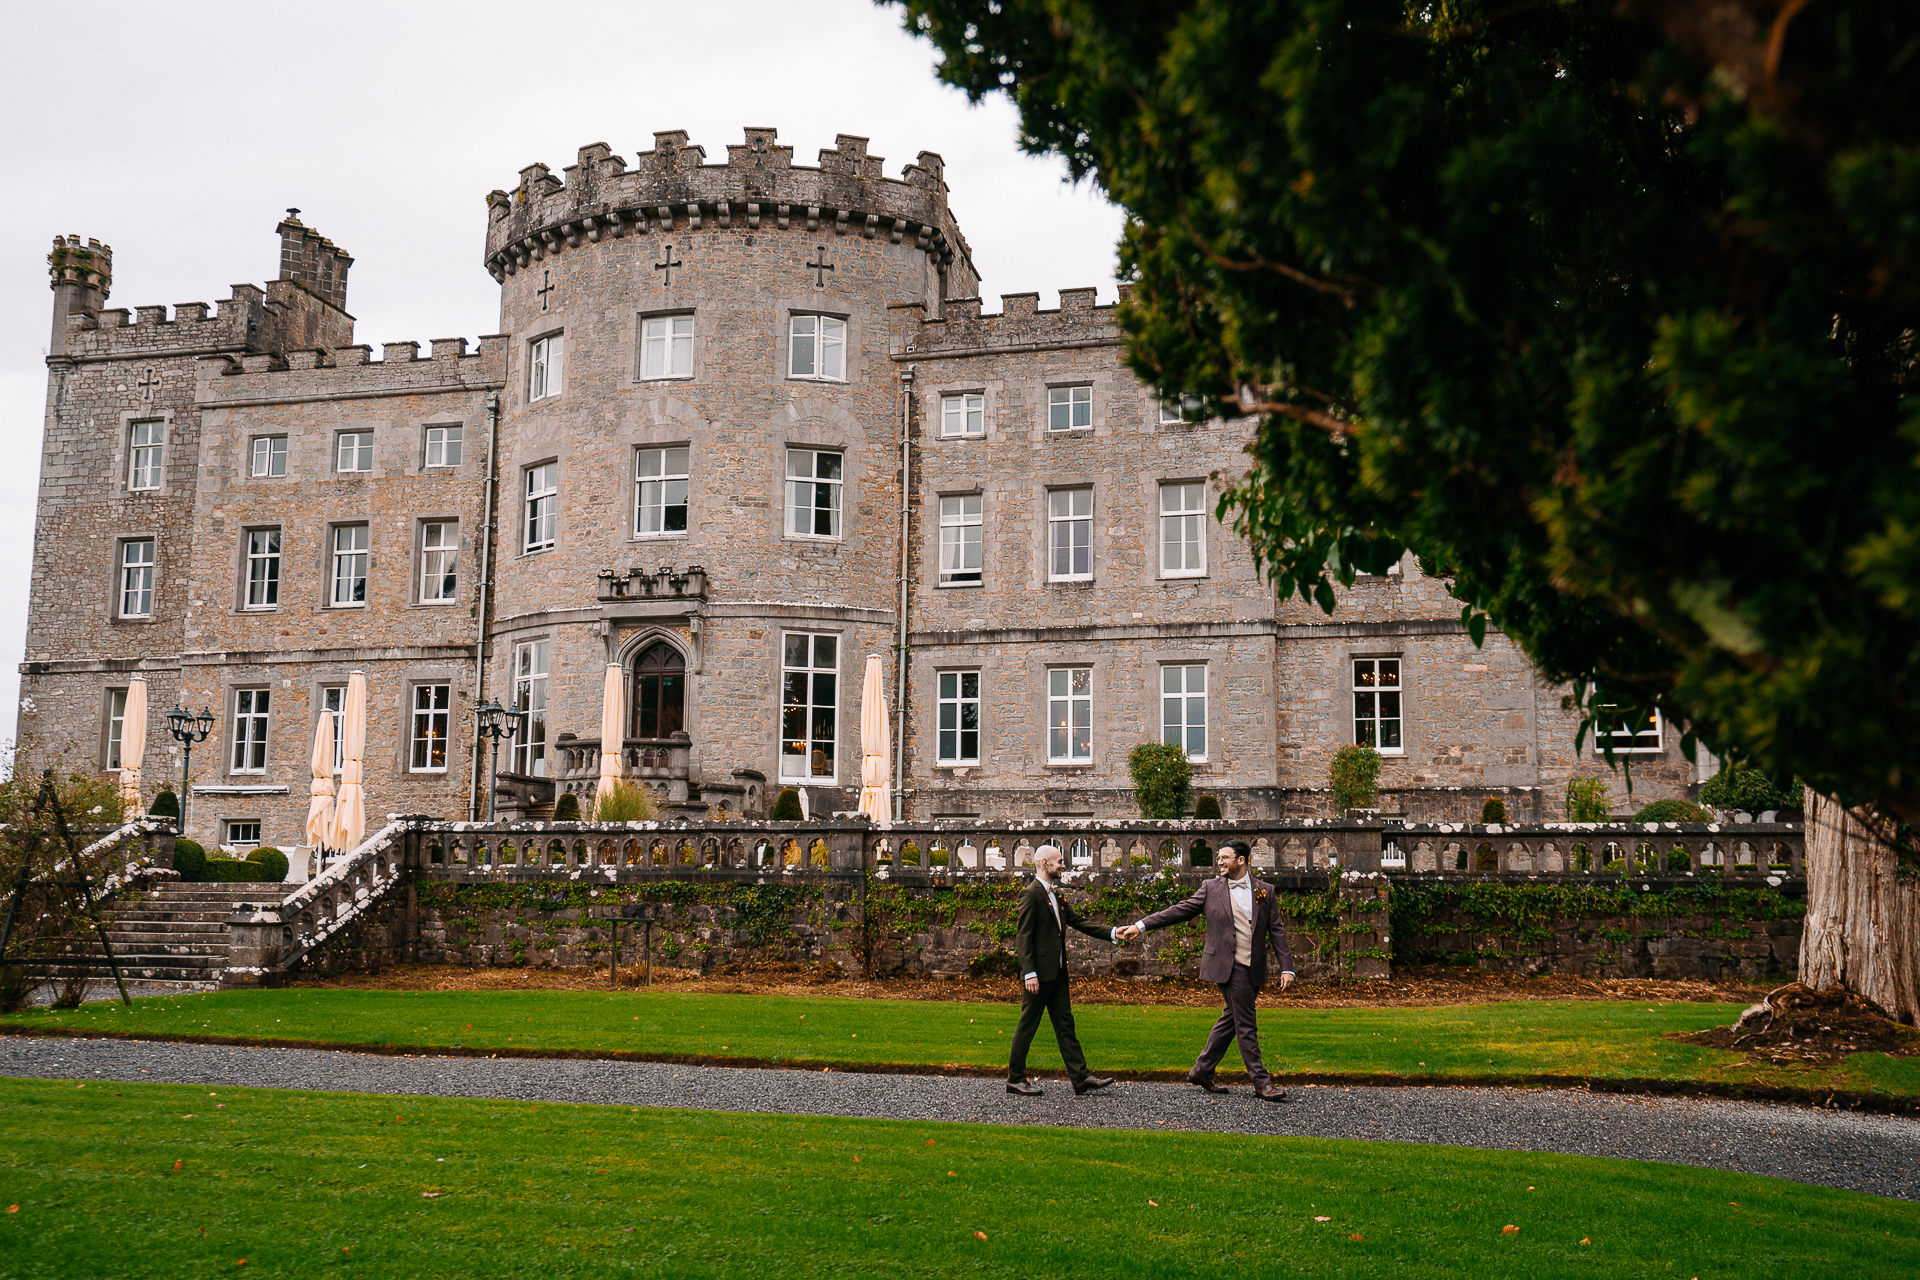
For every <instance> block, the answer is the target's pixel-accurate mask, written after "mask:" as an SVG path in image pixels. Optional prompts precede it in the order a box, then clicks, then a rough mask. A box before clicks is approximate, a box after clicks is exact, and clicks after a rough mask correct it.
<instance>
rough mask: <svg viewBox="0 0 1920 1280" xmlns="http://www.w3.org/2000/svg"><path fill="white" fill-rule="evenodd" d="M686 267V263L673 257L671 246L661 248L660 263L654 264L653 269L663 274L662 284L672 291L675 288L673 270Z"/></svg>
mask: <svg viewBox="0 0 1920 1280" xmlns="http://www.w3.org/2000/svg"><path fill="white" fill-rule="evenodd" d="M685 265H686V264H685V263H684V262H682V261H680V259H678V258H676V257H674V256H673V246H672V245H670V244H669V245H662V246H661V248H660V261H658V262H656V263H654V264H653V269H654V270H655V271H658V272H661V273H662V275H661V279H660V283H662V284H664V285H666V286H667V288H669V289H671V288H673V269H674V268H675V267H681V266H685Z"/></svg>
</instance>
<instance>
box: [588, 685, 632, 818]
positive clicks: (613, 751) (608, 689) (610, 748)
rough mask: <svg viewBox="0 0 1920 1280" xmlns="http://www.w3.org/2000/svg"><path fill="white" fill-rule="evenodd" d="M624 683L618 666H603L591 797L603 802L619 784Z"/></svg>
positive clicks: (624, 736) (624, 733)
mask: <svg viewBox="0 0 1920 1280" xmlns="http://www.w3.org/2000/svg"><path fill="white" fill-rule="evenodd" d="M626 693H627V691H626V681H625V680H624V679H623V678H622V673H621V670H620V664H619V663H617V662H609V663H608V664H607V679H606V684H605V686H604V687H603V688H602V689H601V691H600V785H599V786H597V787H595V788H594V792H593V794H594V798H595V799H598V800H604V799H605V798H606V797H608V796H610V795H612V794H613V788H614V784H616V783H618V782H619V781H620V748H621V747H623V746H624V745H626V740H627V698H626Z"/></svg>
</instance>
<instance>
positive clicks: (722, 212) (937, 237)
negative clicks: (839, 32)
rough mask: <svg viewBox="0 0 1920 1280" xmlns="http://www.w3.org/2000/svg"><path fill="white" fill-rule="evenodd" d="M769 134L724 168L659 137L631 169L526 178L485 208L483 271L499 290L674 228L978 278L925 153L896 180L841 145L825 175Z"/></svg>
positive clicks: (532, 168) (749, 141)
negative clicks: (836, 243) (585, 251)
mask: <svg viewBox="0 0 1920 1280" xmlns="http://www.w3.org/2000/svg"><path fill="white" fill-rule="evenodd" d="M774 137H775V131H774V130H772V129H760V128H750V129H748V130H746V141H745V142H744V143H742V144H740V145H738V146H729V147H728V148H727V159H726V163H724V164H708V163H707V162H706V149H705V148H704V147H701V146H698V145H696V144H693V143H690V142H689V141H688V140H687V135H686V133H685V132H683V131H679V130H674V131H670V132H665V133H656V134H655V135H654V147H653V150H651V151H643V152H641V153H640V154H639V155H637V156H635V157H634V161H633V165H632V167H631V168H629V167H628V165H627V162H626V161H625V160H624V159H622V158H621V157H620V156H617V155H615V154H613V151H612V148H610V147H609V146H607V144H606V143H604V142H595V143H590V144H588V145H587V146H584V147H581V148H580V154H579V159H578V161H577V162H576V163H575V164H572V165H569V166H567V168H566V169H565V170H564V171H563V172H564V174H565V177H564V178H560V177H555V176H554V174H553V173H552V171H551V170H550V169H549V168H548V167H547V166H546V165H544V164H533V165H529V166H527V167H526V168H525V169H522V170H521V171H520V182H519V185H518V186H516V187H515V188H514V189H513V190H512V191H495V192H493V193H492V194H490V195H489V196H488V197H487V205H488V209H489V212H490V216H491V220H490V223H489V225H488V228H487V250H486V266H487V270H488V271H489V272H491V273H492V274H493V277H494V279H496V280H505V279H506V277H507V276H509V275H512V274H514V273H516V272H518V271H519V270H520V269H521V268H523V267H525V266H527V265H528V264H530V263H532V262H536V261H539V260H541V259H543V258H546V257H547V256H549V255H552V254H558V253H561V252H563V251H564V250H567V249H570V248H575V247H577V246H579V245H581V244H589V243H597V242H599V241H600V240H602V239H603V238H607V237H614V238H618V237H621V236H626V235H647V234H649V233H653V232H658V231H671V230H673V229H675V228H677V227H679V228H687V229H690V230H700V229H701V228H703V227H722V228H728V227H741V228H745V229H747V230H760V229H762V228H767V229H778V230H787V229H790V228H793V229H802V230H805V231H808V232H812V233H818V232H820V231H821V230H822V229H823V228H830V229H831V230H832V231H833V232H834V234H836V235H860V236H864V237H866V238H868V239H872V238H875V237H879V236H885V237H886V238H887V239H888V240H890V241H892V242H893V243H895V244H902V243H910V244H912V245H914V246H916V247H917V248H919V249H921V250H923V251H925V252H926V253H928V254H930V255H932V256H933V257H935V258H936V259H938V260H939V261H940V262H941V263H943V264H952V263H954V262H955V261H959V262H960V263H962V264H963V267H964V270H965V274H966V275H967V276H969V277H971V276H973V275H974V270H973V265H972V256H971V253H970V251H969V249H968V247H967V242H966V239H965V237H963V236H962V235H961V234H960V228H959V225H958V224H957V223H956V222H955V221H954V218H953V214H952V212H951V211H950V210H949V209H948V207H947V185H946V179H945V162H944V161H942V160H941V158H940V156H939V155H938V154H936V153H934V152H931V151H922V152H921V153H920V155H919V157H918V158H917V159H916V161H915V162H914V163H913V164H910V165H907V166H905V168H904V169H903V170H902V171H901V176H900V177H898V178H888V177H886V176H885V174H884V172H883V162H882V160H881V158H880V157H879V156H872V155H868V154H867V140H866V139H865V138H860V137H855V136H853V135H851V134H841V135H839V137H838V138H836V139H835V142H834V146H833V147H831V148H827V149H823V150H822V151H821V152H820V163H819V165H818V166H817V167H807V166H796V165H794V163H793V148H792V147H783V146H778V145H776V144H775V142H774Z"/></svg>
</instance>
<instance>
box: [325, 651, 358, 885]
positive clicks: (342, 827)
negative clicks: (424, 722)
mask: <svg viewBox="0 0 1920 1280" xmlns="http://www.w3.org/2000/svg"><path fill="white" fill-rule="evenodd" d="M366 754H367V677H366V673H364V672H360V671H356V672H354V673H353V674H352V675H350V676H348V677H347V700H346V704H345V705H344V706H343V707H342V708H341V712H340V794H339V797H338V798H337V799H336V800H335V801H334V802H333V838H332V839H331V840H328V841H327V846H328V847H329V848H331V849H333V850H334V851H335V852H336V853H346V852H347V851H349V850H351V849H357V848H359V847H360V842H361V841H362V840H364V839H366V838H367V797H366V791H365V789H364V788H363V787H362V786H361V785H360V779H361V777H362V775H363V773H364V766H363V764H362V761H363V760H364V759H365V757H366Z"/></svg>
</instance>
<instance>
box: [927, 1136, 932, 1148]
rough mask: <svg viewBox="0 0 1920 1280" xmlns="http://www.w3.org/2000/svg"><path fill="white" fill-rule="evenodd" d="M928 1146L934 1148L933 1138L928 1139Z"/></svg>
mask: <svg viewBox="0 0 1920 1280" xmlns="http://www.w3.org/2000/svg"><path fill="white" fill-rule="evenodd" d="M927 1145H928V1146H932V1145H933V1139H932V1138H928V1139H927Z"/></svg>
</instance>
